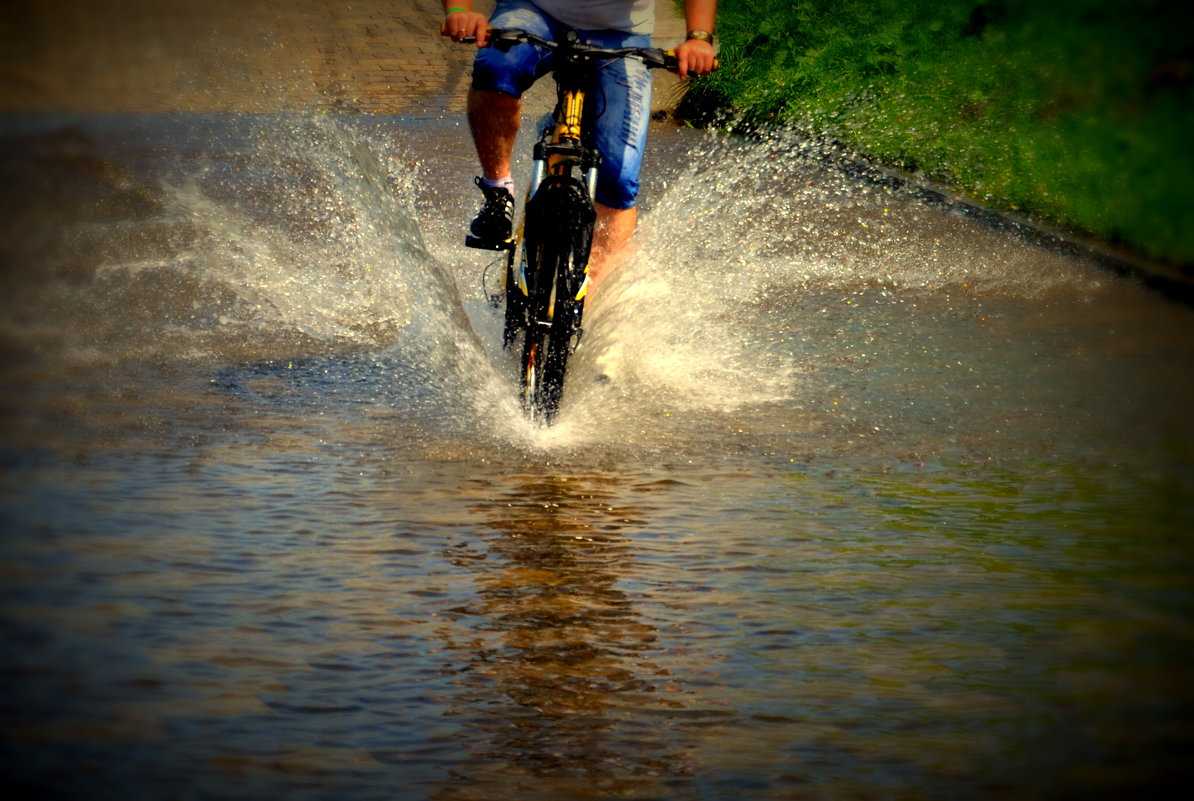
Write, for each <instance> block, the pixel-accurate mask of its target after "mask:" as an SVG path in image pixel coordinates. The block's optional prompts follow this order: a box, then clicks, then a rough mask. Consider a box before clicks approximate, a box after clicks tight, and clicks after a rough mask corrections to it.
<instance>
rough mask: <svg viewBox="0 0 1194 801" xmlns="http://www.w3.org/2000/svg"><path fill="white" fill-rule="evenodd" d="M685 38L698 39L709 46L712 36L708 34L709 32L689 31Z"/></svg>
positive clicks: (711, 42)
mask: <svg viewBox="0 0 1194 801" xmlns="http://www.w3.org/2000/svg"><path fill="white" fill-rule="evenodd" d="M687 38H689V39H700V40H701V41H702V42H708V43H709V44H713V34H711V33H709V31H702V30H695V31H689V32H688V37H687Z"/></svg>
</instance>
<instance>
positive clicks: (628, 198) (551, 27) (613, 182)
mask: <svg viewBox="0 0 1194 801" xmlns="http://www.w3.org/2000/svg"><path fill="white" fill-rule="evenodd" d="M489 24H490V25H492V26H494V27H495V28H521V29H523V30H525V31H530V32H531V33H534V34H536V35H538V36H542V37H543V38H544V39H550V40H551V41H553V42H558V41H560V40H561V39H562V38H563V36H564V34H565V33H566V32H567V31H568V26H567V25H564V24H563V23H561V22H559V21H558V20H556V19H555V18H553V17H550V16H548V15H547V14H545V13H544V12H543V11H541V10H540V9H539V8H538V7H537V6H535V5H534V4H533V3H531V2H529V0H499V2H498V4H497V8H496V9H494V13H493V16H492V17H491V18H490V20H489ZM578 33H579V34H580V38H581V40H582V41H589V42H592V43H594V44H596V45H598V46H599V47H610V48H614V47H650V45H651V37H650V36H644V35H641V34H630V33H625V32H623V31H591V30H586V31H578ZM552 61H553V58H552V54H551V53H550V52H549V51H547V50H544V49H543V48H541V47H536V46H535V45H531V44H520V45H515V46H514V47H512V48H510V50H509V51H507V52H505V53H503V52H502V51H500V50H498V49H497V48H494V47H485V48H481V49H480V50H478V51H477V56H476V59H475V60H474V62H473V84H472V85H473V88H474V89H483V90H488V91H497V92H505V93H506V94H509V95H513V96H514V97H522V93H523V92H525V91H526V90H527V89H529V88H530V87H531V84H533V83H534V82H535V81H536V80H538V79H539V78H541V77H543V76H544V75H546V74H547V73H549V72H551V70H552V67H553V65H552ZM590 93H591V94H590V97H589V98H588V100H587V103H588V104H593V105H594V106H595V108H596V111H597V113H598V114H599V116H598V122H597V125H596V129H597V134H596V141H595V142H594V143H593V144H594V145H595V146H596V148H597V150H598V151H599V152H600V153H601V169H600V170H599V171H598V173H597V201H598V202H599V203H602V204H604V205H606V206H610V207H611V208H615V209H628V208H630V207H632V206H633V205H634V204H635V201H636V199H637V198H638V186H639V184H638V172H639V166H640V165H641V164H642V161H643V149H644V148H645V147H646V144H647V127H648V124H649V122H650V118H651V75H650V72H649V71H648V70H647V68H646V67H645V66H643V64H642V62H640V61H638V60H636V59H628V58H619V59H612V60H611V61H609V62H608V63H606V64H605V65H603V66H602V67H600V68H599V69H598V70H597V74H596V87H595V90H590Z"/></svg>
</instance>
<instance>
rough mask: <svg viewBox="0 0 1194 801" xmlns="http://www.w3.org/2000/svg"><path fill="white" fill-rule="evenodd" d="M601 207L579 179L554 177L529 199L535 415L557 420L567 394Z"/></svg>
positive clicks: (529, 369) (529, 385)
mask: <svg viewBox="0 0 1194 801" xmlns="http://www.w3.org/2000/svg"><path fill="white" fill-rule="evenodd" d="M595 221H596V211H595V210H594V208H593V202H592V200H591V199H590V198H589V194H588V191H587V190H586V189H585V186H584V184H583V183H581V182H580V181H579V180H577V179H575V178H572V177H568V176H551V177H548V178H547V179H545V180H544V181H543V183H542V184H541V185H540V186H539V189H538V190H537V191H536V192H535V196H534V197H533V198H532V199H531V201H530V202H529V203H528V204H527V213H526V226H525V231H524V240H523V241H524V245H525V248H526V250H525V253H526V257H527V290H528V293H527V294H528V297H527V299H526V311H527V317H526V320H527V322H526V330H525V338H524V340H523V349H522V373H521V376H520V388H521V391H522V401H523V407H524V409H526V411H527V412H528V413H529V414H530V415H531V417H532V419H535V420H538V421H540V422H543V423H546V424H549V425H550V424H551V423H552V422H553V421H554V420H555V417H556V414H557V413H558V411H559V407H560V401H561V399H562V398H563V394H564V379H565V375H566V374H567V370H568V357H569V356H570V355H571V354H572V351H573V349H574V347H575V345H576V341H577V340H578V338H579V336H580V333H581V322H582V317H583V314H584V300H583V298H581V297H578V296H579V295H580V294H581V288H582V287H583V286H584V281H585V268H586V267H587V266H588V263H589V253H590V251H591V249H592V244H593V225H594V222H595Z"/></svg>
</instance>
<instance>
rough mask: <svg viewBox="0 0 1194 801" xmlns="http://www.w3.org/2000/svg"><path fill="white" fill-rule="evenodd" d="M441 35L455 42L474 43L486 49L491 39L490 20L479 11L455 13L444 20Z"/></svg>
mask: <svg viewBox="0 0 1194 801" xmlns="http://www.w3.org/2000/svg"><path fill="white" fill-rule="evenodd" d="M440 34H441V35H443V36H447V37H448V38H450V39H451V40H452V41H453V42H463V41H466V40H467V41H470V42H471V41H473V40H474V39H475V40H476V42H477V47H484V46H485V42H486V39H488V37H489V19H488V18H487V17H486V16H485V15H484V14H482V13H480V12H478V11H453V12H452V13H451V14H449V15H448V16H447V17H445V18H444V24H443V27H441V28H440Z"/></svg>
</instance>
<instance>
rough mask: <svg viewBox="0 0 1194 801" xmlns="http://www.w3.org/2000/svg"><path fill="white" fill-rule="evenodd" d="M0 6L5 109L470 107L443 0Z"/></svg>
mask: <svg viewBox="0 0 1194 801" xmlns="http://www.w3.org/2000/svg"><path fill="white" fill-rule="evenodd" d="M2 5H3V6H4V7H3V9H0V112H14V111H35V112H55V111H71V112H116V111H127V112H155V111H235V112H276V111H320V110H326V111H337V110H342V111H350V112H365V113H376V114H433V115H438V114H455V113H459V112H461V111H462V109H463V101H464V90H465V87H466V85H467V79H468V73H469V65H470V62H471V55H470V52H469V50H468V48H465V47H460V46H458V45H453V44H452V43H451V42H449V41H448V40H446V39H443V38H442V37H440V36H438V29H439V24H440V19H441V13H440V10H439V9H440V6H439V3H438V2H436V0H202V2H184V0H58V2H45V1H44V0H15V2H14V1H13V0H10V2H9V3H6V4H2ZM658 6H659V7H658V10H657V14H658V17H659V23H658V27H657V41H658V42H659V43H660V44H661V45H664V44H666V45H670V44H672V43H673V42H672V41H671V40H676V41H678V38H679V37H680V36H682V35H683V23H682V22H681V21H680V20H678V19H676V17H675V16H674V13H673V10H672V3H671V2H670V0H659V4H658ZM478 7H479V8H488V7H491V4H486V3H484V2H482V3H479V4H478ZM669 77H670V76H669ZM664 80H665V81H666V79H664ZM661 88H665V87H661V86H660V85H659V84H657V95H658V96H659V97H660V98H661V100H660V101H659V102H663V103H665V102H666V101H667V99H668V97H669V95H673V94H674V93H673V92H669V91H666V90H665V91H663V92H660V91H659V89H661Z"/></svg>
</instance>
